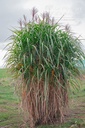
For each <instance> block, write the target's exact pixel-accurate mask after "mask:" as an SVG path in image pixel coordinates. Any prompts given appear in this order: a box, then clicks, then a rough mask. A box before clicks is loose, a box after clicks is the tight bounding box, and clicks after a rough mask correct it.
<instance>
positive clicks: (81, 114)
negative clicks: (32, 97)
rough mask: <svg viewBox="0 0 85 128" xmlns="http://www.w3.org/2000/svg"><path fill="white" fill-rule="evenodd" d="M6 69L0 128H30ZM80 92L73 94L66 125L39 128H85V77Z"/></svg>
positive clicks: (0, 81) (0, 75)
mask: <svg viewBox="0 0 85 128" xmlns="http://www.w3.org/2000/svg"><path fill="white" fill-rule="evenodd" d="M6 71H7V70H6V69H0V128H28V126H27V125H26V122H25V121H24V118H23V114H22V112H21V110H20V108H19V107H20V101H19V99H18V96H17V95H16V93H15V87H14V84H13V82H12V80H11V77H10V75H9V74H8V73H7V72H6ZM79 83H80V88H79V90H76V91H73V93H71V96H70V97H71V98H70V101H69V109H68V111H67V114H66V115H65V123H63V124H61V125H59V124H58V125H57V124H56V125H44V126H39V127H38V128H85V77H84V75H83V77H81V78H80V80H79Z"/></svg>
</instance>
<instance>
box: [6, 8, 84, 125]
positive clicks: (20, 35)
mask: <svg viewBox="0 0 85 128" xmlns="http://www.w3.org/2000/svg"><path fill="white" fill-rule="evenodd" d="M68 30H69V29H68V27H65V29H62V28H61V27H60V25H59V24H58V23H56V22H55V20H54V18H51V17H50V15H49V13H47V12H46V13H43V14H42V16H39V15H38V14H37V10H36V9H35V8H33V10H32V21H29V22H27V20H26V17H25V16H24V21H23V22H22V21H20V29H15V30H13V35H12V36H11V40H12V43H11V46H10V48H9V50H8V54H7V66H8V68H9V69H10V70H11V72H12V73H13V74H14V76H15V78H18V79H19V85H20V86H21V91H22V92H21V94H22V105H23V108H24V111H25V112H26V113H27V112H28V120H29V123H30V127H33V126H35V125H38V124H47V123H54V122H55V121H56V120H58V121H60V122H62V121H63V118H64V111H63V108H65V107H66V106H67V104H68V89H69V85H70V79H71V78H72V77H73V76H76V75H78V74H79V69H78V65H77V64H82V59H83V58H84V57H85V56H84V53H83V52H82V49H81V45H80V40H79V39H78V38H76V37H74V36H73V35H72V33H71V32H70V31H68ZM79 62H80V63H79ZM71 82H72V80H71ZM74 85H75V84H74Z"/></svg>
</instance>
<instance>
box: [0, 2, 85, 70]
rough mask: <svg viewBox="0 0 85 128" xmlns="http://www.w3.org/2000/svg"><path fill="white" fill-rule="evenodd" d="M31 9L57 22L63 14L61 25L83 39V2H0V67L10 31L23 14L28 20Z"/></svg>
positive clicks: (84, 15) (84, 4)
mask: <svg viewBox="0 0 85 128" xmlns="http://www.w3.org/2000/svg"><path fill="white" fill-rule="evenodd" d="M32 7H36V8H37V9H38V11H39V13H42V12H43V11H49V12H50V14H51V15H52V16H54V17H55V18H56V19H57V20H58V19H59V18H60V17H61V16H62V15H63V14H64V17H63V18H62V20H61V23H62V24H64V25H66V24H69V25H70V26H71V30H72V31H73V32H75V33H77V34H79V35H82V38H84V39H85V0H0V67H2V65H3V63H4V61H3V60H2V58H3V56H4V54H5V53H6V50H3V51H2V49H3V48H4V47H5V45H6V44H7V43H8V42H9V40H8V37H10V36H11V34H12V33H11V31H10V30H11V29H13V28H16V27H18V21H19V20H20V19H22V17H23V15H24V14H25V15H26V16H27V19H28V20H29V19H30V14H31V9H32ZM83 43H84V42H83Z"/></svg>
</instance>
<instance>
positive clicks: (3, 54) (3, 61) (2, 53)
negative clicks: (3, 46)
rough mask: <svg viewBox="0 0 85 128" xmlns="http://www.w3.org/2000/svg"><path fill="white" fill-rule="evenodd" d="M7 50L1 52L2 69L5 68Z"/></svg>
mask: <svg viewBox="0 0 85 128" xmlns="http://www.w3.org/2000/svg"><path fill="white" fill-rule="evenodd" d="M6 52H7V51H6V50H0V68H4V67H5V59H4V56H5V54H6Z"/></svg>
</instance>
